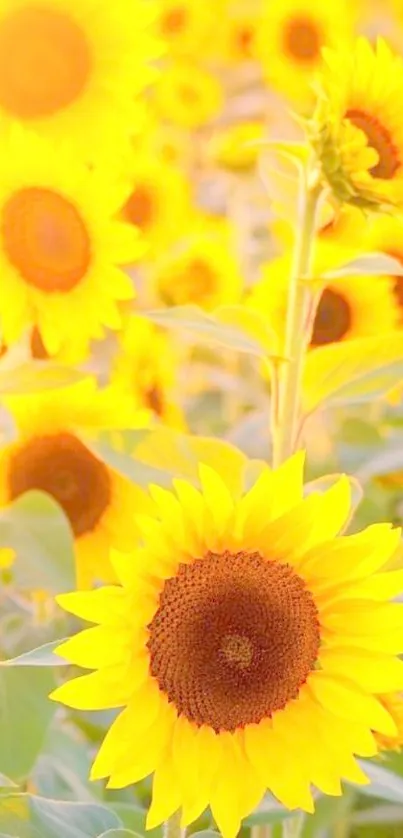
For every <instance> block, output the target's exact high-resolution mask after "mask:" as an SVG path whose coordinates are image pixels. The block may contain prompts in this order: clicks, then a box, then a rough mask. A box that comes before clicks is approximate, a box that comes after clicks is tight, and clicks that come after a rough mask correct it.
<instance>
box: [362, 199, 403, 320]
mask: <svg viewBox="0 0 403 838" xmlns="http://www.w3.org/2000/svg"><path fill="white" fill-rule="evenodd" d="M367 248H368V250H372V251H377V252H381V253H386V254H387V255H388V256H393V258H394V259H397V260H398V261H399V262H400V264H401V265H403V218H402V217H401V216H396V217H394V218H393V217H391V216H389V215H385V216H382V217H378V218H376V219H374V221H373V223H372V224H371V225H370V227H369V228H368V237H367ZM393 289H394V293H395V296H396V300H397V304H398V306H399V310H400V323H401V325H402V326H403V276H394V277H393Z"/></svg>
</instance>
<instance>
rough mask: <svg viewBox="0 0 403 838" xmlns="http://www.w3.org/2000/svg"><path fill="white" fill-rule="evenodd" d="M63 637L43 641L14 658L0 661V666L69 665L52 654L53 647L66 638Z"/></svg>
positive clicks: (66, 638)
mask: <svg viewBox="0 0 403 838" xmlns="http://www.w3.org/2000/svg"><path fill="white" fill-rule="evenodd" d="M68 639H69V638H68V637H63V638H62V639H61V640H52V642H51V643H44V644H43V646H38V647H37V648H36V649H30V651H29V652H24V653H23V654H22V655H17V657H16V658H9V659H8V660H4V661H0V666H69V661H66V660H65V659H64V658H61V657H59V655H55V654H54V649H56V648H57V646H59V645H60V643H64V642H65V641H66V640H68Z"/></svg>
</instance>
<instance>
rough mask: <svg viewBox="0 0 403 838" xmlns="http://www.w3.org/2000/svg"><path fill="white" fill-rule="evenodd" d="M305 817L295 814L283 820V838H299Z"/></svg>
mask: <svg viewBox="0 0 403 838" xmlns="http://www.w3.org/2000/svg"><path fill="white" fill-rule="evenodd" d="M304 820H305V817H304V815H303V814H301V815H295V816H293V817H291V818H287V820H285V821H283V838H301V835H302V827H303V825H304Z"/></svg>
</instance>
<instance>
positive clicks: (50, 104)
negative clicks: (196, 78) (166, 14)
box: [0, 0, 158, 159]
mask: <svg viewBox="0 0 403 838" xmlns="http://www.w3.org/2000/svg"><path fill="white" fill-rule="evenodd" d="M150 24H151V15H150V10H149V9H147V4H146V3H144V2H142V0H116V2H114V3H94V2H93V0H80V2H78V0H75V2H74V0H73V2H72V0H41V2H40V3H39V2H37V0H0V132H1V133H3V131H4V130H5V129H6V128H7V126H8V125H9V124H10V123H15V122H18V123H24V124H25V125H26V126H27V127H29V128H32V129H33V130H35V131H39V132H40V133H42V134H44V135H46V136H47V137H49V138H51V139H55V140H58V141H60V140H63V139H64V138H65V137H66V136H67V137H68V138H69V143H71V144H72V145H74V146H75V147H76V148H77V149H79V151H80V153H82V154H83V155H84V156H85V157H86V159H93V157H94V155H95V154H98V153H99V150H101V151H103V150H104V148H105V147H106V146H108V147H109V148H110V149H113V148H115V147H116V145H117V144H119V142H121V140H122V138H124V137H127V136H128V135H129V134H130V132H131V131H132V129H133V126H134V125H135V123H136V118H137V117H136V106H135V96H136V95H138V94H139V93H141V92H142V91H143V89H144V88H145V86H146V85H147V84H148V82H149V80H150V78H151V77H152V76H151V71H150V67H149V66H148V62H149V60H150V59H151V58H153V57H154V56H155V55H156V54H157V53H158V47H157V44H156V43H154V42H153V39H152V36H151V31H150ZM100 140H101V142H100Z"/></svg>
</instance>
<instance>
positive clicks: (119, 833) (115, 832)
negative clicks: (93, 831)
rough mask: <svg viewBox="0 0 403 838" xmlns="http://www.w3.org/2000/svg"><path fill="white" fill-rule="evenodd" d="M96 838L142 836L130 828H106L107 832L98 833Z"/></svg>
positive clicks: (132, 837) (134, 837) (131, 837)
mask: <svg viewBox="0 0 403 838" xmlns="http://www.w3.org/2000/svg"><path fill="white" fill-rule="evenodd" d="M98 838H142V836H141V835H140V834H139V833H138V832H133V831H132V830H131V829H108V832H103V833H102V835H98Z"/></svg>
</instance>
